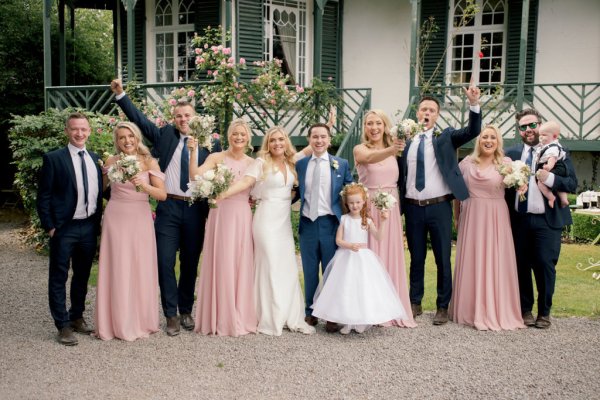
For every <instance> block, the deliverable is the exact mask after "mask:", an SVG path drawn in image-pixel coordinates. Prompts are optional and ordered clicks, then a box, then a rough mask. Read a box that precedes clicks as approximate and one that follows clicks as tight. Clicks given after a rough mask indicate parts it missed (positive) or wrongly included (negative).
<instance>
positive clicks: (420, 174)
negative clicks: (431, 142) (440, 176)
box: [415, 133, 425, 192]
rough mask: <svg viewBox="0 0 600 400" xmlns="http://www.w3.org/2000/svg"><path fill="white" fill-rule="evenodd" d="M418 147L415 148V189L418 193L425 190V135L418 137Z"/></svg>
mask: <svg viewBox="0 0 600 400" xmlns="http://www.w3.org/2000/svg"><path fill="white" fill-rule="evenodd" d="M419 138H420V139H421V140H420V141H419V147H418V148H417V179H416V181H415V188H416V189H417V190H418V191H419V192H420V191H422V190H423V189H425V134H424V133H422V134H420V135H419Z"/></svg>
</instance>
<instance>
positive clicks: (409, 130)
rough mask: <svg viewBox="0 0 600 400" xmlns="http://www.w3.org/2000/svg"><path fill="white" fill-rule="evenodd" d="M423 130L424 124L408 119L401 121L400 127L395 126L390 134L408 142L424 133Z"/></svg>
mask: <svg viewBox="0 0 600 400" xmlns="http://www.w3.org/2000/svg"><path fill="white" fill-rule="evenodd" d="M423 129H424V126H423V124H422V123H419V122H415V121H414V120H412V119H410V118H407V119H403V120H402V121H400V123H399V124H398V125H394V126H393V127H392V129H391V130H390V133H391V134H392V136H396V137H397V138H398V139H404V140H406V139H410V138H412V137H413V136H415V135H416V134H417V133H419V132H423Z"/></svg>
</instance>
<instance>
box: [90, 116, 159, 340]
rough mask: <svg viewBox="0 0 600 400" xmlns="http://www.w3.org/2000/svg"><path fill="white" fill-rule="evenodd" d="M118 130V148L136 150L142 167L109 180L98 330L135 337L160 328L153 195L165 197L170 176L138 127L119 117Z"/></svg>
mask: <svg viewBox="0 0 600 400" xmlns="http://www.w3.org/2000/svg"><path fill="white" fill-rule="evenodd" d="M113 134H114V142H115V150H116V152H117V153H120V152H122V153H125V154H127V155H137V158H138V161H139V162H140V165H141V167H142V172H140V173H139V174H138V175H137V176H135V177H134V178H132V179H131V181H130V182H126V183H111V184H110V186H111V197H110V201H109V202H108V205H107V206H106V210H105V211H104V218H103V220H102V237H101V242H100V259H99V266H98V286H97V295H96V309H95V312H94V319H95V325H96V332H95V335H96V336H97V337H99V338H100V339H102V340H110V339H113V338H119V339H123V340H127V341H133V340H136V339H138V338H145V337H148V336H149V335H150V334H151V333H154V332H157V331H158V324H159V322H158V266H157V259H156V239H155V235H154V223H153V221H152V212H151V210H150V203H149V202H148V196H152V197H154V198H155V199H157V200H164V199H165V198H166V197H167V192H166V191H165V185H164V179H165V176H164V174H163V173H162V172H160V168H159V166H158V163H157V162H156V160H155V159H153V158H152V157H151V156H150V152H149V151H148V148H147V147H146V146H144V144H143V143H142V136H141V132H140V130H139V128H138V127H137V126H136V125H135V124H133V123H131V122H120V123H119V124H118V125H117V126H116V127H115V129H114V133H113ZM117 158H118V157H117V156H113V157H111V158H110V159H109V160H107V163H106V168H105V169H104V171H105V174H104V176H103V180H104V185H105V187H106V185H107V184H108V179H107V176H106V171H107V170H108V167H110V166H111V165H112V164H113V163H114V162H115V161H116V160H117ZM136 186H137V187H138V188H139V192H138V191H136Z"/></svg>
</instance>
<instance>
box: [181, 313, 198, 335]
mask: <svg viewBox="0 0 600 400" xmlns="http://www.w3.org/2000/svg"><path fill="white" fill-rule="evenodd" d="M179 320H180V321H181V326H182V327H183V329H185V330H186V331H192V330H194V327H195V326H196V324H195V323H194V319H193V318H192V315H191V314H181V315H180V316H179Z"/></svg>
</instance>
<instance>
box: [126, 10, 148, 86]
mask: <svg viewBox="0 0 600 400" xmlns="http://www.w3.org/2000/svg"><path fill="white" fill-rule="evenodd" d="M145 3H146V2H145V0H138V1H137V3H136V4H135V9H134V10H135V22H134V24H135V45H134V49H135V60H134V62H135V66H134V71H135V77H133V78H134V79H135V80H137V81H138V82H146V29H144V27H145V25H146V11H145V10H146V4H145ZM119 7H120V8H121V11H120V12H121V64H122V69H123V71H122V72H123V81H125V82H127V81H129V77H128V76H127V64H128V62H129V60H127V11H125V8H124V7H123V3H122V2H119Z"/></svg>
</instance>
